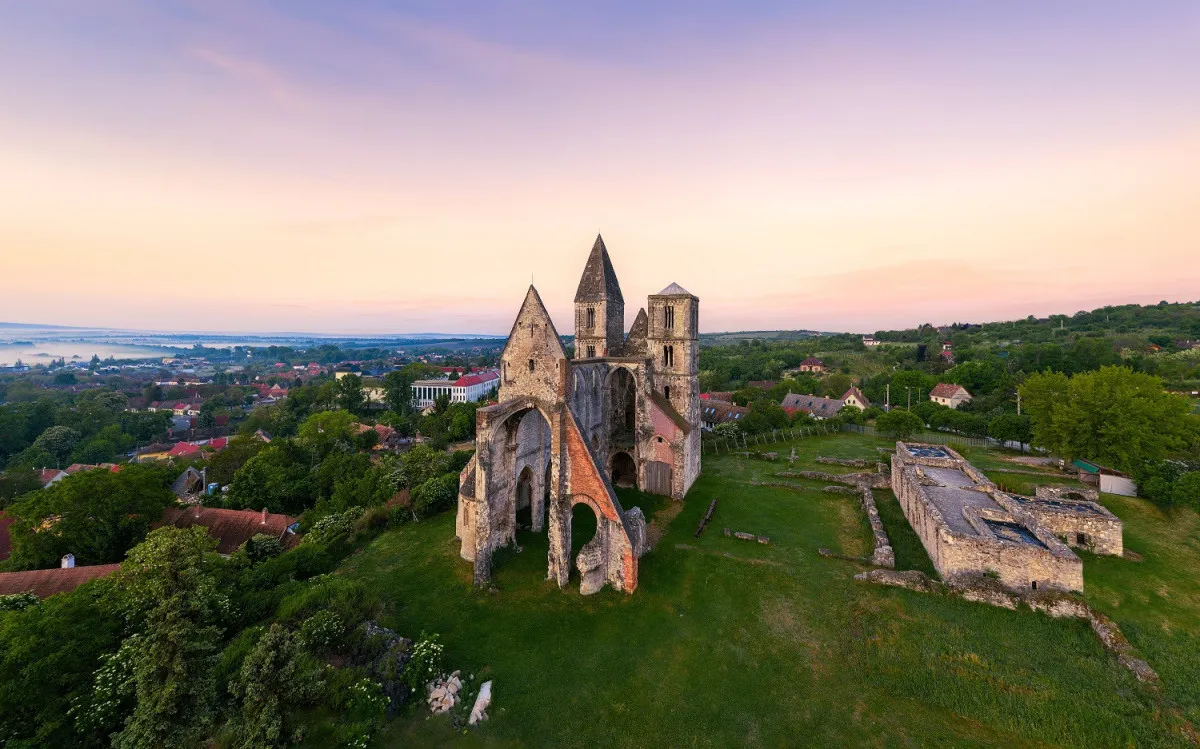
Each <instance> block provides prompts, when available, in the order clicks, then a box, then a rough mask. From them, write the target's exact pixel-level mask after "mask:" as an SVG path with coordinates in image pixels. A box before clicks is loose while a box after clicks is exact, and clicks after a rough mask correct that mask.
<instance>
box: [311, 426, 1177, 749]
mask: <svg viewBox="0 0 1200 749" xmlns="http://www.w3.org/2000/svg"><path fill="white" fill-rule="evenodd" d="M884 444H886V443H885V442H883V441H882V440H880V441H875V440H873V439H871V438H866V437H859V436H850V435H839V436H831V437H820V438H813V439H809V440H805V441H801V442H798V443H797V450H798V453H799V454H800V455H801V456H803V462H805V463H810V464H811V463H812V460H813V459H814V458H815V457H816V456H817V455H838V456H844V457H850V456H856V457H868V456H874V455H876V452H875V448H876V447H877V446H880V445H884ZM788 449H789V447H788V446H786V445H782V446H780V448H779V450H780V453H781V454H787V452H788ZM969 457H970V458H971V459H973V460H977V461H978V462H979V464H980V465H981V467H983V468H984V469H985V470H987V471H989V472H990V473H991V474H992V476H993V478H994V479H996V480H1005V479H1008V480H1012V479H1016V478H1024V479H1026V480H1032V481H1034V482H1037V481H1040V480H1041V478H1040V477H1039V476H1036V475H1035V476H1030V475H1027V474H1019V473H1008V472H1007V471H1011V470H1013V469H1019V470H1025V467H1022V466H1015V465H1013V464H1009V463H1006V462H1005V461H1003V460H1002V459H1001V456H999V455H996V454H990V453H989V454H985V453H983V452H981V451H977V452H976V453H974V454H971V455H969ZM781 469H782V468H781V465H780V464H778V463H768V462H765V461H758V460H750V459H743V458H738V457H735V456H718V457H712V456H706V457H705V466H704V475H703V476H702V478H701V479H700V481H699V482H698V483H697V484H696V486H695V487H694V488H693V490H692V492H691V493H690V494H689V496H688V499H687V501H686V502H685V503H684V504H683V506H682V511H680V512H679V513H678V516H677V517H674V518H673V519H669V514H670V513H669V512H666V511H665V510H668V509H670V504H669V503H667V502H665V501H664V500H662V499H661V498H658V497H649V496H647V495H640V494H638V493H636V492H623V493H622V499H623V502H624V503H625V505H626V506H627V507H628V506H631V505H640V506H642V507H643V508H644V509H645V510H646V512H647V515H648V516H654V517H655V518H656V523H658V524H660V525H663V526H665V535H664V537H663V538H662V540H661V541H660V542H659V544H658V545H657V547H656V548H655V549H654V550H653V551H652V552H650V553H649V554H647V555H646V556H645V557H644V558H643V559H642V561H641V567H640V587H639V589H638V591H637V592H636V593H635V594H634V595H632V596H625V595H621V594H617V593H613V592H611V591H608V590H605V591H603V592H602V593H600V594H598V595H595V596H589V597H583V596H580V595H579V593H578V589H577V587H574V586H577V581H573V588H572V589H571V590H567V591H565V592H564V591H560V590H558V589H557V588H556V587H555V586H554V585H553V584H551V583H549V582H547V581H545V579H544V578H545V571H546V557H545V552H546V541H545V536H544V535H542V536H536V535H534V534H532V533H527V534H524V535H523V536H522V537H521V538H520V539H519V540H520V543H521V545H522V547H523V550H522V551H521V552H520V553H517V554H512V555H510V556H509V557H508V559H507V560H506V561H504V562H503V563H502V564H500V565H499V567H498V569H497V570H496V576H495V583H496V588H497V589H498V592H490V593H489V592H486V591H476V590H474V589H473V588H472V586H471V577H470V575H471V567H470V565H469V564H468V563H467V562H464V561H462V560H461V559H460V558H459V557H458V544H457V543H456V542H455V541H454V538H453V536H454V518H453V517H452V515H450V514H446V515H442V516H440V517H437V518H435V519H433V520H432V521H429V522H425V523H420V524H414V525H407V526H404V527H401V528H399V529H397V530H394V531H389V532H387V533H385V534H384V535H382V536H380V537H379V538H378V539H377V540H376V541H375V542H374V543H372V544H371V545H370V546H369V547H367V548H366V549H365V550H364V551H363V552H362V553H360V554H358V555H356V556H354V557H352V558H351V559H349V560H348V561H347V562H346V563H345V564H344V565H343V566H342V567H341V568H340V570H339V571H338V572H337V574H341V575H346V576H351V577H354V578H357V579H360V580H363V581H365V582H367V583H368V584H369V585H371V586H372V587H373V588H375V589H377V590H380V591H382V592H383V594H384V596H385V599H386V601H387V603H386V612H385V616H384V618H383V621H382V623H383V624H384V625H385V626H389V627H393V628H395V629H397V630H398V631H400V632H402V633H405V634H407V635H409V636H413V637H415V636H416V635H418V634H419V633H421V632H422V631H428V632H437V633H440V634H441V635H442V637H443V641H444V642H445V644H446V655H447V662H448V664H449V665H450V667H451V668H461V669H462V670H463V673H464V675H467V674H473V675H475V677H476V680H478V679H481V678H488V679H493V680H494V698H495V701H494V704H493V707H492V709H491V710H490V711H489V713H490V715H491V718H490V720H489V721H487V722H486V723H485V724H483V725H482V726H481V727H479V728H476V729H471V730H470V731H469V732H468V733H466V734H465V735H462V734H458V733H456V732H455V731H454V729H453V728H452V726H451V724H450V722H449V720H448V719H446V718H444V717H429V716H428V713H427V711H426V710H424V709H423V708H422V707H420V706H412V707H410V708H409V709H408V710H407V711H406V712H405V713H404V714H403V715H402V716H401V717H400V718H398V719H397V720H395V721H393V722H392V723H391V724H390V726H389V728H388V729H387V731H386V732H385V734H383V735H382V736H381V737H380V743H381V744H382V745H386V746H444V745H447V744H450V743H454V744H459V745H463V746H554V747H571V746H580V747H584V746H631V747H632V746H639V747H640V746H701V747H708V746H714V747H715V746H731V745H746V746H784V745H789V746H795V745H817V746H846V745H863V744H872V745H881V746H894V745H928V744H949V745H968V744H969V745H981V746H1013V745H1039V746H1044V745H1057V746H1089V747H1097V746H1134V745H1136V746H1170V745H1183V744H1185V743H1188V741H1187V739H1186V735H1185V731H1187V730H1190V727H1189V726H1187V725H1186V721H1191V722H1196V721H1197V720H1200V627H1198V626H1197V624H1198V623H1200V582H1197V580H1196V579H1195V576H1194V575H1193V574H1191V572H1190V571H1192V570H1195V569H1197V568H1198V564H1200V543H1197V542H1196V541H1195V538H1196V537H1197V533H1196V531H1197V530H1200V518H1198V517H1197V516H1196V515H1195V514H1194V513H1191V512H1187V511H1185V512H1181V513H1179V514H1177V515H1174V516H1170V517H1168V516H1165V515H1163V514H1162V513H1161V512H1160V511H1159V510H1158V509H1157V508H1155V507H1153V506H1151V505H1149V504H1147V503H1145V502H1143V501H1140V500H1132V499H1124V498H1115V497H1105V503H1106V504H1107V505H1108V506H1109V507H1110V508H1111V509H1112V510H1113V511H1114V512H1116V513H1117V514H1118V515H1120V516H1121V517H1122V518H1123V519H1124V520H1125V522H1126V530H1125V541H1126V546H1127V548H1130V549H1132V550H1134V551H1136V552H1139V553H1141V554H1144V555H1145V557H1146V559H1145V561H1144V562H1134V561H1130V560H1126V559H1109V558H1098V557H1094V556H1091V555H1085V556H1084V565H1085V578H1086V585H1087V598H1088V600H1089V601H1090V602H1091V603H1092V604H1093V605H1094V606H1096V607H1098V608H1100V609H1101V610H1103V611H1104V612H1105V613H1107V614H1109V615H1110V616H1112V617H1113V618H1114V619H1116V620H1117V622H1118V623H1119V624H1120V625H1121V627H1122V628H1123V629H1124V631H1125V633H1126V634H1127V636H1128V637H1129V638H1130V640H1131V641H1132V642H1133V644H1134V645H1135V646H1136V647H1137V648H1138V651H1139V654H1140V655H1141V656H1143V657H1145V658H1146V659H1147V660H1148V661H1149V662H1150V663H1151V665H1152V666H1153V667H1154V668H1156V669H1157V670H1158V672H1159V673H1160V674H1161V676H1162V679H1163V688H1162V693H1161V694H1155V693H1153V692H1152V691H1149V690H1148V689H1147V688H1145V687H1143V686H1142V685H1140V684H1138V683H1137V682H1136V681H1135V680H1134V679H1133V677H1132V676H1131V675H1130V674H1129V673H1128V672H1127V671H1126V670H1125V669H1124V668H1122V667H1121V666H1120V665H1119V664H1118V663H1117V661H1116V659H1115V658H1114V657H1113V656H1112V655H1110V654H1109V653H1107V652H1106V651H1104V650H1103V649H1102V648H1101V646H1100V643H1099V642H1098V641H1097V639H1096V638H1095V636H1094V635H1093V634H1092V632H1091V631H1090V629H1089V628H1088V626H1087V625H1086V624H1084V623H1082V622H1078V621H1073V620H1053V619H1049V618H1047V617H1045V616H1042V615H1040V614H1034V613H1032V612H1029V611H1007V610H1003V609H997V608H992V607H988V606H985V605H981V604H974V603H968V602H965V601H962V600H960V599H956V598H950V597H946V596H941V595H931V594H920V593H914V592H909V591H904V590H896V589H888V588H878V587H873V586H869V585H865V584H862V583H856V582H855V581H854V580H853V576H854V574H855V573H856V572H858V571H860V570H861V569H863V566H862V565H859V564H857V563H854V562H848V561H842V560H836V559H827V558H823V557H820V556H818V554H817V549H818V548H819V547H829V548H832V549H834V550H836V551H840V552H841V553H843V554H846V555H862V554H866V553H868V552H869V548H870V543H871V541H870V538H871V537H870V532H869V529H868V526H867V524H866V520H865V518H864V516H863V514H862V512H861V511H860V510H859V508H858V506H857V503H856V501H855V500H854V498H853V497H848V496H845V495H833V494H826V493H823V492H821V491H820V487H819V485H815V484H812V485H805V484H804V482H794V483H795V485H796V486H797V487H799V488H797V489H784V488H768V487H762V486H754V485H752V484H751V483H750V482H751V481H752V480H762V479H764V478H768V477H771V475H772V474H773V473H774V472H775V471H778V470H781ZM1054 478H1055V479H1056V480H1061V477H1054ZM777 480H778V479H777ZM714 498H716V499H718V508H717V512H716V515H715V516H714V518H713V521H712V523H711V525H710V526H709V528H708V529H707V530H706V531H705V533H704V534H703V536H701V537H700V538H699V539H697V538H694V537H693V535H692V534H693V531H694V529H695V527H696V524H697V522H698V521H699V519H700V516H701V515H702V514H703V512H704V510H705V509H706V508H707V506H708V503H709V502H710V501H711V500H712V499H714ZM877 501H878V503H879V505H880V512H881V515H882V517H883V519H884V522H885V524H886V526H887V531H888V533H889V535H890V537H891V538H892V541H893V544H894V546H895V548H896V551H897V557H898V566H899V567H901V568H915V569H923V570H925V571H931V566H930V563H929V560H928V558H927V557H926V556H925V553H924V550H923V549H922V547H921V545H920V543H919V541H918V540H917V539H916V536H915V534H913V533H912V531H911V529H910V528H909V527H908V525H907V523H906V522H905V521H904V518H903V515H902V514H901V512H900V508H899V505H898V503H896V501H895V499H894V498H893V497H892V495H891V493H890V492H887V491H881V492H877ZM675 509H678V506H676V507H675ZM723 527H729V528H731V529H733V530H745V531H751V532H754V533H758V534H765V535H769V536H770V537H771V544H770V545H768V546H763V545H759V544H755V543H748V542H745V541H741V540H738V539H735V538H728V537H725V536H724V535H723V534H722V532H721V529H722V528H723ZM577 545H578V544H577ZM312 738H314V739H316V738H318V737H312Z"/></svg>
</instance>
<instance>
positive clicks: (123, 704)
mask: <svg viewBox="0 0 1200 749" xmlns="http://www.w3.org/2000/svg"><path fill="white" fill-rule="evenodd" d="M141 639H142V636H141V635H140V634H133V635H130V636H129V637H128V638H126V640H125V642H124V643H122V644H121V647H120V649H119V650H117V652H115V653H110V654H108V655H102V656H100V659H101V661H102V662H103V665H101V666H100V668H98V669H96V673H95V674H94V675H93V677H92V691H91V693H90V694H84V695H81V696H79V697H76V698H75V699H74V700H72V701H71V707H70V708H69V709H68V710H67V715H68V716H70V717H71V719H72V720H73V721H74V722H75V728H76V730H77V731H78V732H79V733H80V734H81V735H83V736H105V735H107V734H108V733H110V732H111V731H112V730H114V729H115V728H117V727H119V726H120V723H121V720H122V719H123V718H124V716H125V712H126V709H127V708H128V707H129V703H130V702H132V700H133V687H134V685H133V654H134V651H135V650H136V649H137V648H138V647H139V646H140V645H141Z"/></svg>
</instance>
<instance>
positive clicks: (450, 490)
mask: <svg viewBox="0 0 1200 749" xmlns="http://www.w3.org/2000/svg"><path fill="white" fill-rule="evenodd" d="M457 498H458V474H456V473H446V474H442V475H441V476H438V477H437V478H432V479H429V480H428V481H426V482H425V483H423V484H421V485H420V486H418V487H417V488H416V489H414V490H413V493H412V508H413V512H414V513H415V514H416V515H417V517H419V518H428V517H432V516H434V515H436V514H438V513H439V512H442V511H443V510H446V509H449V508H450V507H452V506H453V505H454V500H455V499H457Z"/></svg>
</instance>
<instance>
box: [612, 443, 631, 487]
mask: <svg viewBox="0 0 1200 749" xmlns="http://www.w3.org/2000/svg"><path fill="white" fill-rule="evenodd" d="M612 482H613V486H619V487H621V488H622V489H632V488H633V487H635V486H637V465H636V464H635V463H634V462H633V458H631V457H630V456H629V453H626V452H619V453H617V454H616V455H614V456H613V460H612Z"/></svg>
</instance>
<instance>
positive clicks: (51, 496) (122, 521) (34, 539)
mask: <svg viewBox="0 0 1200 749" xmlns="http://www.w3.org/2000/svg"><path fill="white" fill-rule="evenodd" d="M174 499H175V498H174V496H173V495H172V494H171V492H170V490H169V489H168V488H167V474H166V473H165V469H162V468H160V467H158V466H139V465H133V466H127V467H125V468H124V469H123V470H122V471H121V472H120V473H112V472H111V471H84V472H81V473H77V474H75V475H73V476H68V477H66V478H64V479H63V480H61V481H58V482H56V483H54V484H52V485H50V486H49V487H47V488H45V489H43V490H41V491H36V492H31V493H30V494H26V495H25V496H24V497H22V498H21V499H20V500H19V501H17V502H15V503H14V504H13V505H12V506H11V507H10V508H9V509H8V513H9V514H10V515H11V516H13V517H14V518H15V519H16V520H15V522H14V523H13V525H12V526H11V527H10V529H9V533H10V535H11V537H12V556H11V557H9V560H8V565H9V567H10V569H41V568H43V567H52V566H56V565H57V564H58V561H59V559H60V558H61V557H62V556H63V555H65V554H68V553H70V554H74V555H75V558H76V560H77V561H78V562H79V564H105V563H109V562H116V561H119V560H120V559H121V557H122V556H124V554H125V552H126V550H128V549H129V548H131V547H132V546H134V545H135V544H137V543H138V542H140V541H141V540H142V538H144V537H145V535H146V531H147V529H148V528H149V527H150V523H151V522H153V521H155V520H158V518H159V517H160V516H161V515H162V511H163V509H164V508H166V507H167V506H168V505H169V504H170V503H171V502H173V501H174Z"/></svg>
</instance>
